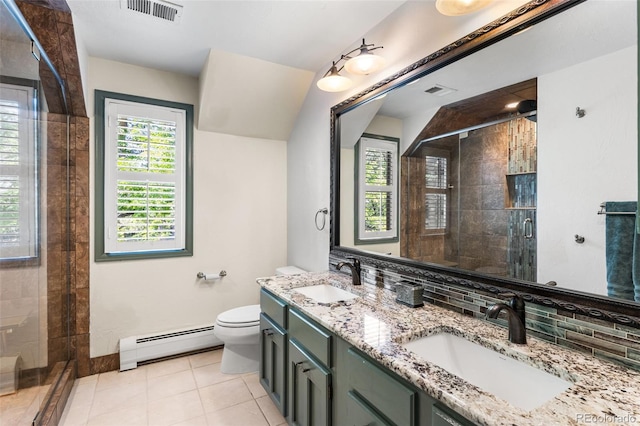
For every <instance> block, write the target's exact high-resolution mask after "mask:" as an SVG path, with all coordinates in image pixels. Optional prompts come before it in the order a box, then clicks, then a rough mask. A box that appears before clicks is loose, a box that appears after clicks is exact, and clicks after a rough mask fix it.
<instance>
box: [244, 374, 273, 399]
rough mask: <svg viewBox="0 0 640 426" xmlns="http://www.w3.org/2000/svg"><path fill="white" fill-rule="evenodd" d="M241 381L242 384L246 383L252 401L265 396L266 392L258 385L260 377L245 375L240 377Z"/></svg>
mask: <svg viewBox="0 0 640 426" xmlns="http://www.w3.org/2000/svg"><path fill="white" fill-rule="evenodd" d="M242 380H244V382H245V383H246V385H247V387H248V388H249V391H250V392H251V395H253V398H254V399H257V398H260V397H261V396H265V395H266V394H267V392H266V391H265V390H264V388H263V387H262V385H261V384H260V377H259V376H258V373H251V374H246V375H244V376H242Z"/></svg>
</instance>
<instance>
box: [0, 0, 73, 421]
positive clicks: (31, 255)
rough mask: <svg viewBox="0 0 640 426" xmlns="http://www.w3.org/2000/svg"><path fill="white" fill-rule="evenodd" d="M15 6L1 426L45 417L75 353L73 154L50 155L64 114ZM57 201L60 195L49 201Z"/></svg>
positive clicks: (7, 120) (3, 54)
mask: <svg viewBox="0 0 640 426" xmlns="http://www.w3.org/2000/svg"><path fill="white" fill-rule="evenodd" d="M9 3H10V2H7V1H5V0H2V1H0V424H2V425H3V426H5V425H30V424H32V423H33V422H34V421H35V424H39V422H40V420H41V419H40V417H39V413H41V412H42V407H43V406H45V404H46V400H47V398H48V397H49V395H50V394H51V393H52V392H50V389H51V387H52V385H55V383H56V380H57V373H58V371H59V370H60V364H59V362H66V360H68V358H69V349H68V348H69V341H68V331H67V330H65V329H64V328H65V327H64V324H65V323H67V324H68V314H67V312H68V294H69V285H68V282H69V280H68V270H69V268H68V258H66V257H65V256H64V247H65V245H64V244H65V241H66V240H67V238H68V237H67V236H68V232H69V226H68V218H67V214H66V211H67V208H66V205H65V204H67V203H65V202H64V200H68V197H67V196H66V194H67V193H68V188H67V186H68V185H67V184H66V178H65V176H67V174H68V173H67V171H66V170H67V168H68V161H67V159H66V158H58V159H55V160H53V161H52V159H51V158H47V153H48V152H49V150H50V148H51V147H52V146H53V145H55V146H58V147H60V148H64V146H65V144H66V141H67V119H66V116H64V115H62V116H61V115H59V114H49V113H48V111H47V100H46V97H45V96H44V91H43V90H42V83H41V80H40V71H41V70H44V69H47V68H48V67H47V64H45V63H44V61H42V60H41V56H42V55H41V54H40V52H39V50H38V48H37V47H36V45H34V44H33V43H32V39H31V37H29V36H28V35H27V33H26V32H25V30H24V28H23V26H22V25H21V24H20V23H19V21H17V20H16V18H15V15H14V12H13V11H12V10H11V6H12V5H13V6H15V3H12V4H9ZM47 72H48V69H47ZM65 164H66V166H65ZM58 198H59V199H61V200H63V202H61V203H56V202H52V200H54V199H58ZM51 306H58V307H61V309H59V310H58V309H51ZM57 316H62V318H57ZM65 316H66V318H65ZM58 329H59V330H58ZM65 336H66V337H65ZM59 346H62V348H60V347H59ZM61 353H62V354H64V355H63V356H61V355H60V354H61ZM60 358H64V359H60Z"/></svg>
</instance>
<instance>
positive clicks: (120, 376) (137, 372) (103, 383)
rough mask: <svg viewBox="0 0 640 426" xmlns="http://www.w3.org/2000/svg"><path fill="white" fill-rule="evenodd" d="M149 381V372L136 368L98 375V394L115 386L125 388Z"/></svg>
mask: <svg viewBox="0 0 640 426" xmlns="http://www.w3.org/2000/svg"><path fill="white" fill-rule="evenodd" d="M146 380H147V370H145V369H144V368H136V369H133V370H128V371H109V372H107V373H101V374H99V375H98V384H97V385H96V392H100V391H103V390H105V389H109V388H112V387H115V386H118V387H119V386H125V385H130V384H132V383H144V382H145V381H146Z"/></svg>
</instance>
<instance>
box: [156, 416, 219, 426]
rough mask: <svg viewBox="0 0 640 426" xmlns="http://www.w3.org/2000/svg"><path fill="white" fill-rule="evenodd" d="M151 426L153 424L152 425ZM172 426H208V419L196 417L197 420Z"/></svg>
mask: <svg viewBox="0 0 640 426" xmlns="http://www.w3.org/2000/svg"><path fill="white" fill-rule="evenodd" d="M150 425H151V423H150ZM171 426H207V418H206V417H205V416H200V417H196V418H195V419H189V420H185V421H184V422H180V423H176V424H173V425H171Z"/></svg>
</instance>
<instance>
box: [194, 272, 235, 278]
mask: <svg viewBox="0 0 640 426" xmlns="http://www.w3.org/2000/svg"><path fill="white" fill-rule="evenodd" d="M212 275H213V274H207V273H205V272H198V273H197V274H196V277H198V278H200V279H202V280H206V279H207V276H209V277H211V276H212ZM226 276H227V271H225V270H222V271H220V273H219V274H218V277H220V278H222V277H226Z"/></svg>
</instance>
